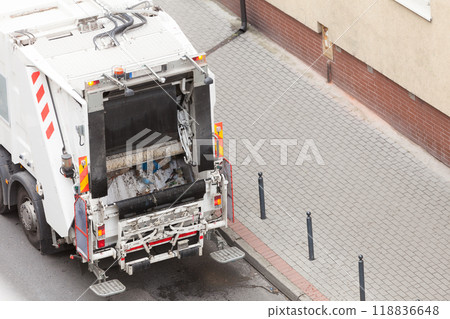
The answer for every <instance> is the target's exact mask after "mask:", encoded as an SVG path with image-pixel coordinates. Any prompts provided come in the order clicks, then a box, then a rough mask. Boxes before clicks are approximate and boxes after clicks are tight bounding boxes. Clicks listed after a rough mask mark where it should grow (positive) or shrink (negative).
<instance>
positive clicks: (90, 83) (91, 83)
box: [88, 80, 100, 86]
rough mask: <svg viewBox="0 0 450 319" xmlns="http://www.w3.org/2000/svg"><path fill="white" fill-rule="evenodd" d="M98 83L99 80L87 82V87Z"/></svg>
mask: <svg viewBox="0 0 450 319" xmlns="http://www.w3.org/2000/svg"><path fill="white" fill-rule="evenodd" d="M99 83H100V80H96V81H89V82H88V85H89V86H94V85H97V84H99Z"/></svg>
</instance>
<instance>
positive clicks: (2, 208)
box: [0, 181, 9, 215]
mask: <svg viewBox="0 0 450 319" xmlns="http://www.w3.org/2000/svg"><path fill="white" fill-rule="evenodd" d="M8 211H9V210H8V206H7V205H4V204H3V186H2V182H1V181H0V215H2V214H5V213H7V212H8Z"/></svg>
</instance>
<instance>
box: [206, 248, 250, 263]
mask: <svg viewBox="0 0 450 319" xmlns="http://www.w3.org/2000/svg"><path fill="white" fill-rule="evenodd" d="M210 256H211V258H212V259H214V260H215V261H217V262H218V263H221V264H226V263H230V262H232V261H236V260H239V259H242V258H244V257H245V253H244V252H243V251H242V250H240V249H239V248H237V247H228V248H225V249H221V250H218V251H215V252H212V253H211V254H210Z"/></svg>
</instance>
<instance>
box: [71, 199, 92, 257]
mask: <svg viewBox="0 0 450 319" xmlns="http://www.w3.org/2000/svg"><path fill="white" fill-rule="evenodd" d="M74 210H75V238H76V247H77V253H79V254H80V255H81V256H82V257H83V258H84V259H85V260H87V261H89V238H88V217H87V204H86V201H85V200H84V199H82V198H81V197H79V196H77V197H76V199H75V204H74Z"/></svg>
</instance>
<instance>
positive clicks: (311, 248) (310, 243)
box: [306, 212, 314, 260]
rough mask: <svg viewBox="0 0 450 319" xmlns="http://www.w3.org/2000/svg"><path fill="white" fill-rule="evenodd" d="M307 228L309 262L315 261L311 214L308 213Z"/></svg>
mask: <svg viewBox="0 0 450 319" xmlns="http://www.w3.org/2000/svg"><path fill="white" fill-rule="evenodd" d="M306 228H307V230H308V249H309V260H314V241H313V230H312V218H311V212H306Z"/></svg>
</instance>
